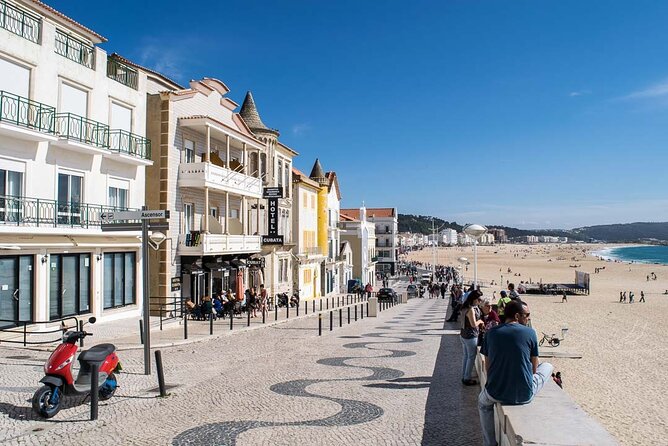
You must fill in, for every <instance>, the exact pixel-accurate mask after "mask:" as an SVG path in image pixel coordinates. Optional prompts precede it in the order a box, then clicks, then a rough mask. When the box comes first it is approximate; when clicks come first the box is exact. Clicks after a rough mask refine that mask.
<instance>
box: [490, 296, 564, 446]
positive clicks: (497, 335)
mask: <svg viewBox="0 0 668 446" xmlns="http://www.w3.org/2000/svg"><path fill="white" fill-rule="evenodd" d="M504 310H505V315H506V322H505V323H504V324H501V325H498V326H496V327H494V328H492V329H491V330H489V331H488V332H487V334H486V335H485V342H484V343H483V346H482V349H481V350H480V353H481V354H483V355H484V356H485V368H486V370H487V383H486V384H485V387H484V388H483V389H482V391H481V392H480V396H479V397H478V412H479V413H480V425H481V427H482V435H483V445H484V446H497V441H496V435H495V432H494V404H495V403H502V404H511V405H520V404H527V403H530V402H531V400H533V398H534V397H535V396H536V394H537V393H538V392H539V391H540V390H541V389H542V388H543V386H544V385H545V383H546V382H547V380H548V379H550V376H551V374H552V365H551V364H548V363H542V364H539V363H538V338H537V337H536V332H535V331H534V330H533V329H532V328H529V327H527V326H526V325H527V324H528V323H529V319H530V316H531V314H530V313H529V307H528V306H527V304H526V303H524V302H522V301H520V300H512V301H511V302H509V303H508V304H507V305H506V307H505V309H504Z"/></svg>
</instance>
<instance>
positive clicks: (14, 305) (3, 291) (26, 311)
mask: <svg viewBox="0 0 668 446" xmlns="http://www.w3.org/2000/svg"><path fill="white" fill-rule="evenodd" d="M32 273H33V256H8V257H4V256H3V257H0V327H13V326H16V325H18V322H19V321H32V302H33V295H32V289H33V275H32Z"/></svg>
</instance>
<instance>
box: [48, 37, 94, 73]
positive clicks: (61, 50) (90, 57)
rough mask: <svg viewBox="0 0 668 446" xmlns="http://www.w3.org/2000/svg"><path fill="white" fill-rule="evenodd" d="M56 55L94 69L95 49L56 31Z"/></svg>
mask: <svg viewBox="0 0 668 446" xmlns="http://www.w3.org/2000/svg"><path fill="white" fill-rule="evenodd" d="M55 51H56V54H60V55H61V56H63V57H66V58H68V59H70V60H73V61H74V62H76V63H78V64H81V65H83V66H84V67H88V68H91V69H95V47H93V46H91V45H89V44H87V43H86V42H83V41H81V40H79V39H75V38H74V37H72V36H69V35H67V34H65V33H64V32H62V31H60V30H59V29H57V30H56V46H55Z"/></svg>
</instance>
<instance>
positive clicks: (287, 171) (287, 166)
mask: <svg viewBox="0 0 668 446" xmlns="http://www.w3.org/2000/svg"><path fill="white" fill-rule="evenodd" d="M284 174H285V189H286V191H285V196H286V197H289V196H290V193H291V191H290V164H288V163H287V162H286V163H285V169H284Z"/></svg>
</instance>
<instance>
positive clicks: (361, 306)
mask: <svg viewBox="0 0 668 446" xmlns="http://www.w3.org/2000/svg"><path fill="white" fill-rule="evenodd" d="M360 316H362V319H364V304H363V303H361V304H360Z"/></svg>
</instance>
